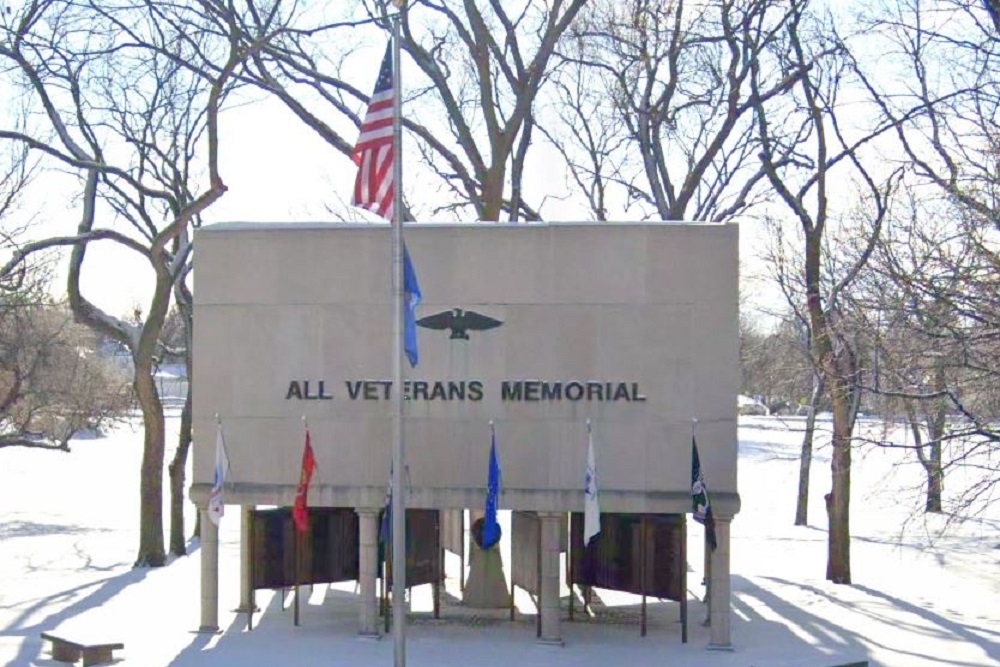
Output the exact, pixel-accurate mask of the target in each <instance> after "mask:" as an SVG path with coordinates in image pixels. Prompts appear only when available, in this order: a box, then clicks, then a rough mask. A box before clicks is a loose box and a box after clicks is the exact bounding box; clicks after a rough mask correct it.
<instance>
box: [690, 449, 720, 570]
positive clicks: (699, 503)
mask: <svg viewBox="0 0 1000 667" xmlns="http://www.w3.org/2000/svg"><path fill="white" fill-rule="evenodd" d="M691 507H692V509H693V510H694V520H695V521H697V522H698V523H700V524H703V525H704V526H705V540H706V541H707V542H708V546H710V547H711V548H712V551H715V548H716V546H718V545H717V543H716V539H715V517H713V516H712V504H711V503H710V502H709V500H708V487H707V486H706V485H705V475H704V474H702V472H701V460H700V459H699V458H698V443H697V442H696V441H695V437H694V435H692V436H691Z"/></svg>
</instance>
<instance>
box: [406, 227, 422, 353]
mask: <svg viewBox="0 0 1000 667" xmlns="http://www.w3.org/2000/svg"><path fill="white" fill-rule="evenodd" d="M422 297H423V295H422V294H421V293H420V284H419V283H418V282H417V272H416V271H414V270H413V263H412V262H411V261H410V253H409V252H407V250H406V245H405V244H404V245H403V298H404V299H405V302H406V316H405V320H404V323H403V348H404V349H405V350H406V358H407V359H409V360H410V366H416V365H417V360H418V359H419V355H418V354H417V306H418V305H419V304H420V300H421V298H422Z"/></svg>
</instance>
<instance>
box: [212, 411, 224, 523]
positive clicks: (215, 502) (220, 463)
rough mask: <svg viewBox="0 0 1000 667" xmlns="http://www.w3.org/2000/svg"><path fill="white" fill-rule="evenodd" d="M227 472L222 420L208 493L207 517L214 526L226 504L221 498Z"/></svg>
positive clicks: (216, 439)
mask: <svg viewBox="0 0 1000 667" xmlns="http://www.w3.org/2000/svg"><path fill="white" fill-rule="evenodd" d="M228 472H229V457H228V456H226V443H225V442H223V440H222V422H219V428H218V431H217V434H216V436H215V481H214V482H213V483H212V490H211V491H209V493H208V518H209V519H210V520H211V521H212V523H214V524H215V525H216V526H218V525H219V519H221V518H222V515H223V514H225V512H226V506H225V504H224V503H223V500H222V487H223V486H224V485H225V483H226V474H227V473H228Z"/></svg>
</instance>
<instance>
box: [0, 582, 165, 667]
mask: <svg viewBox="0 0 1000 667" xmlns="http://www.w3.org/2000/svg"><path fill="white" fill-rule="evenodd" d="M147 573H148V570H147V569H146V568H135V569H131V570H128V571H127V572H122V573H120V574H115V575H112V576H109V577H105V578H103V579H98V580H96V581H90V582H88V583H85V584H81V585H79V586H74V587H73V588H70V589H68V590H64V591H59V592H57V593H53V594H51V595H46V596H44V597H41V598H38V599H37V600H34V601H33V602H32V603H31V604H30V605H29V606H27V607H26V608H25V609H24V610H23V611H21V612H20V613H19V614H18V615H17V617H16V618H15V619H14V621H13V622H12V623H11V624H10V625H9V626H8V627H7V628H6V629H5V630H4V635H5V636H7V637H23V638H24V641H23V642H22V643H21V646H20V648H19V650H18V653H17V657H15V658H14V661H13V662H12V663H11V664H13V665H27V664H33V663H32V660H34V659H36V658H37V657H38V656H39V655H41V653H42V643H43V642H42V638H41V636H40V634H41V633H42V632H57V631H58V630H59V626H60V625H61V624H63V623H66V622H67V621H70V620H71V619H73V618H75V617H77V616H79V615H80V614H82V613H84V612H86V611H89V610H92V609H96V608H98V607H100V606H101V605H103V604H105V603H107V602H108V601H110V600H111V599H112V598H114V597H115V596H116V595H118V594H119V593H121V592H122V591H123V590H125V589H126V588H127V587H129V586H131V585H133V584H137V583H139V582H140V581H142V580H143V579H144V578H145V577H146V574H147ZM81 595H82V597H80V598H79V599H76V600H74V601H73V602H70V603H69V604H68V605H67V606H65V607H62V606H61V605H62V604H63V603H65V602H66V601H67V600H73V599H74V598H76V597H77V596H81ZM50 606H60V607H61V608H60V609H59V610H58V611H55V612H53V613H51V614H49V615H47V616H45V617H44V619H43V620H41V621H38V622H32V623H29V622H28V619H30V618H33V617H34V616H36V614H38V613H39V612H42V611H44V610H45V609H46V608H47V607H50ZM34 664H42V663H37V662H36V663H34ZM45 664H47V663H45ZM52 664H53V665H59V664H64V663H58V662H54V661H53V662H52Z"/></svg>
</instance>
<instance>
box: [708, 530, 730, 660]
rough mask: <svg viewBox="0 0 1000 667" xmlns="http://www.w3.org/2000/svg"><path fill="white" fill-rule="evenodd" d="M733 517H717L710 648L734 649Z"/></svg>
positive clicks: (712, 570)
mask: <svg viewBox="0 0 1000 667" xmlns="http://www.w3.org/2000/svg"><path fill="white" fill-rule="evenodd" d="M731 521H732V518H731V517H722V516H717V517H715V539H716V541H717V543H718V546H717V548H716V549H715V551H713V552H712V563H711V570H710V573H709V588H708V594H709V616H710V619H711V622H710V627H709V634H708V636H709V643H708V648H709V649H712V650H716V651H732V650H733V645H732V642H731V641H730V637H729V622H730V619H729V617H730V584H729V524H730V522H731Z"/></svg>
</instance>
